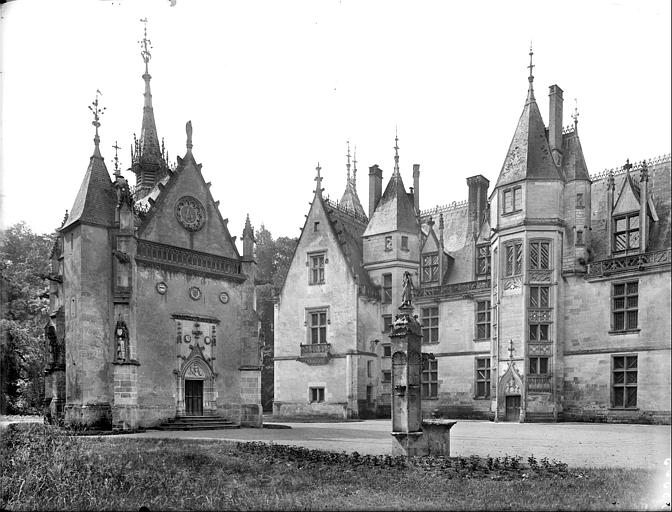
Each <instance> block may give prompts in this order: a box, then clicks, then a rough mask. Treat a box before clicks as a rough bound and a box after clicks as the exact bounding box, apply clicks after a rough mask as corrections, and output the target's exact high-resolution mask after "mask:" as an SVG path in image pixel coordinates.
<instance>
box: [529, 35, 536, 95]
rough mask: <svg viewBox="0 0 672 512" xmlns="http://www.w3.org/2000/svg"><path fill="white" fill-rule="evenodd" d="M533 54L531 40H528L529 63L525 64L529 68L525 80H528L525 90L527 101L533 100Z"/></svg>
mask: <svg viewBox="0 0 672 512" xmlns="http://www.w3.org/2000/svg"><path fill="white" fill-rule="evenodd" d="M533 55H534V52H533V51H532V41H530V65H529V66H527V67H528V69H529V70H530V75H529V76H528V77H527V80H528V81H529V82H530V87H529V89H528V91H527V103H531V102H533V101H535V100H534V87H533V85H532V84H533V82H534V75H533V74H532V70H533V68H534V64H532V56H533Z"/></svg>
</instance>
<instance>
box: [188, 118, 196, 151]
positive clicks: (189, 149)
mask: <svg viewBox="0 0 672 512" xmlns="http://www.w3.org/2000/svg"><path fill="white" fill-rule="evenodd" d="M192 133H193V128H192V127H191V121H187V151H189V152H190V151H191V148H193V147H194V145H193V144H192V143H191V135H192Z"/></svg>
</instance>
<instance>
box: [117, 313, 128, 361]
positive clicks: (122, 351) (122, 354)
mask: <svg viewBox="0 0 672 512" xmlns="http://www.w3.org/2000/svg"><path fill="white" fill-rule="evenodd" d="M114 335H115V339H116V340H117V360H118V361H126V358H127V354H128V328H127V327H126V323H125V322H124V321H123V320H119V321H118V322H117V327H116V328H115V330H114Z"/></svg>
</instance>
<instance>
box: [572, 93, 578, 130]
mask: <svg viewBox="0 0 672 512" xmlns="http://www.w3.org/2000/svg"><path fill="white" fill-rule="evenodd" d="M572 119H574V131H576V127H577V126H578V124H579V104H578V102H577V101H576V98H574V113H573V114H572Z"/></svg>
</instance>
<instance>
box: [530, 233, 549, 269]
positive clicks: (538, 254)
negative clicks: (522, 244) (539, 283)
mask: <svg viewBox="0 0 672 512" xmlns="http://www.w3.org/2000/svg"><path fill="white" fill-rule="evenodd" d="M549 268H551V243H550V242H544V241H539V240H535V241H533V242H530V269H532V270H548V269H549Z"/></svg>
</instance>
